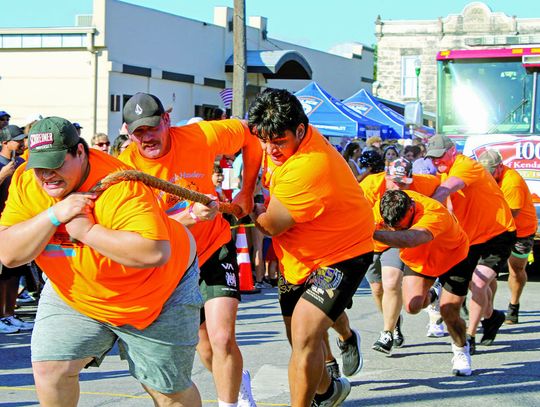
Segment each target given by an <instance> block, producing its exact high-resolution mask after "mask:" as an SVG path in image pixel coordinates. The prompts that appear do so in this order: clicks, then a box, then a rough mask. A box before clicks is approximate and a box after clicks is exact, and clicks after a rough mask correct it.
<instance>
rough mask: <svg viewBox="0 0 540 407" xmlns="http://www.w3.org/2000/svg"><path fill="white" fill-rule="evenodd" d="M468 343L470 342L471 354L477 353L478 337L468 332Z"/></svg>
mask: <svg viewBox="0 0 540 407" xmlns="http://www.w3.org/2000/svg"><path fill="white" fill-rule="evenodd" d="M467 343H468V344H469V355H471V356H472V355H474V354H475V353H476V338H475V337H474V336H471V335H469V334H467Z"/></svg>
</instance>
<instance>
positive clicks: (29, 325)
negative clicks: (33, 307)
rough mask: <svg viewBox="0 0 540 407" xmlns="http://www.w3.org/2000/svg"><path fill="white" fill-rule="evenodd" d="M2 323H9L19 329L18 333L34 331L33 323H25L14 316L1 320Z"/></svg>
mask: <svg viewBox="0 0 540 407" xmlns="http://www.w3.org/2000/svg"><path fill="white" fill-rule="evenodd" d="M2 321H4V322H6V321H7V322H9V323H10V324H11V325H13V326H14V327H16V328H19V330H20V331H31V330H32V329H34V323H33V322H25V321H23V320H22V319H20V318H19V317H18V316H16V315H12V316H10V317H5V318H2Z"/></svg>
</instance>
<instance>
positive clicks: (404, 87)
mask: <svg viewBox="0 0 540 407" xmlns="http://www.w3.org/2000/svg"><path fill="white" fill-rule="evenodd" d="M417 59H419V56H417V55H409V56H406V57H401V96H402V97H404V98H416V96H417V95H416V88H417V86H416V82H417V80H418V78H417V76H416V71H415V69H414V66H415V62H416V60H417Z"/></svg>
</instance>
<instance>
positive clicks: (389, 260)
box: [366, 247, 407, 284]
mask: <svg viewBox="0 0 540 407" xmlns="http://www.w3.org/2000/svg"><path fill="white" fill-rule="evenodd" d="M383 267H393V268H396V269H399V270H401V271H403V270H405V267H407V266H406V265H405V263H403V261H402V260H401V259H400V258H399V249H398V248H396V247H391V248H390V249H387V250H385V251H384V252H381V253H375V255H374V256H373V263H371V265H370V266H369V269H368V271H367V273H366V279H367V281H368V282H369V283H370V284H373V283H380V282H381V281H382V268H383Z"/></svg>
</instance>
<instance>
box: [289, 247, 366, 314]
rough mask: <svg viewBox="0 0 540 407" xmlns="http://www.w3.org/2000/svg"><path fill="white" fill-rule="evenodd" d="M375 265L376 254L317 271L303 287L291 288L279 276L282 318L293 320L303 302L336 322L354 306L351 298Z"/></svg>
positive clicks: (362, 256)
mask: <svg viewBox="0 0 540 407" xmlns="http://www.w3.org/2000/svg"><path fill="white" fill-rule="evenodd" d="M372 261H373V252H369V253H366V254H363V255H361V256H357V257H353V258H352V259H348V260H345V261H341V262H339V263H336V264H333V265H331V266H327V267H319V268H318V269H316V270H314V271H313V272H312V273H311V274H310V275H309V277H308V278H307V279H306V281H305V282H304V283H302V284H291V283H289V282H287V280H286V279H285V277H284V276H283V275H280V276H279V281H278V292H279V305H280V307H281V314H282V315H283V316H284V317H290V316H292V314H293V311H294V307H295V306H296V304H297V303H298V301H299V300H300V298H303V299H304V300H306V301H309V302H310V303H312V304H313V305H315V306H316V307H317V308H319V309H320V310H321V311H323V312H324V313H325V315H327V316H328V317H329V318H330V319H331V320H332V321H335V320H336V319H337V318H338V317H339V316H340V315H341V313H342V312H343V311H344V310H345V308H347V307H348V306H349V305H350V304H351V300H352V297H353V295H354V293H355V292H356V289H357V288H358V286H359V285H360V282H361V281H362V279H363V278H364V275H365V274H366V271H367V269H368V267H369V265H370V264H371V263H372Z"/></svg>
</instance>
